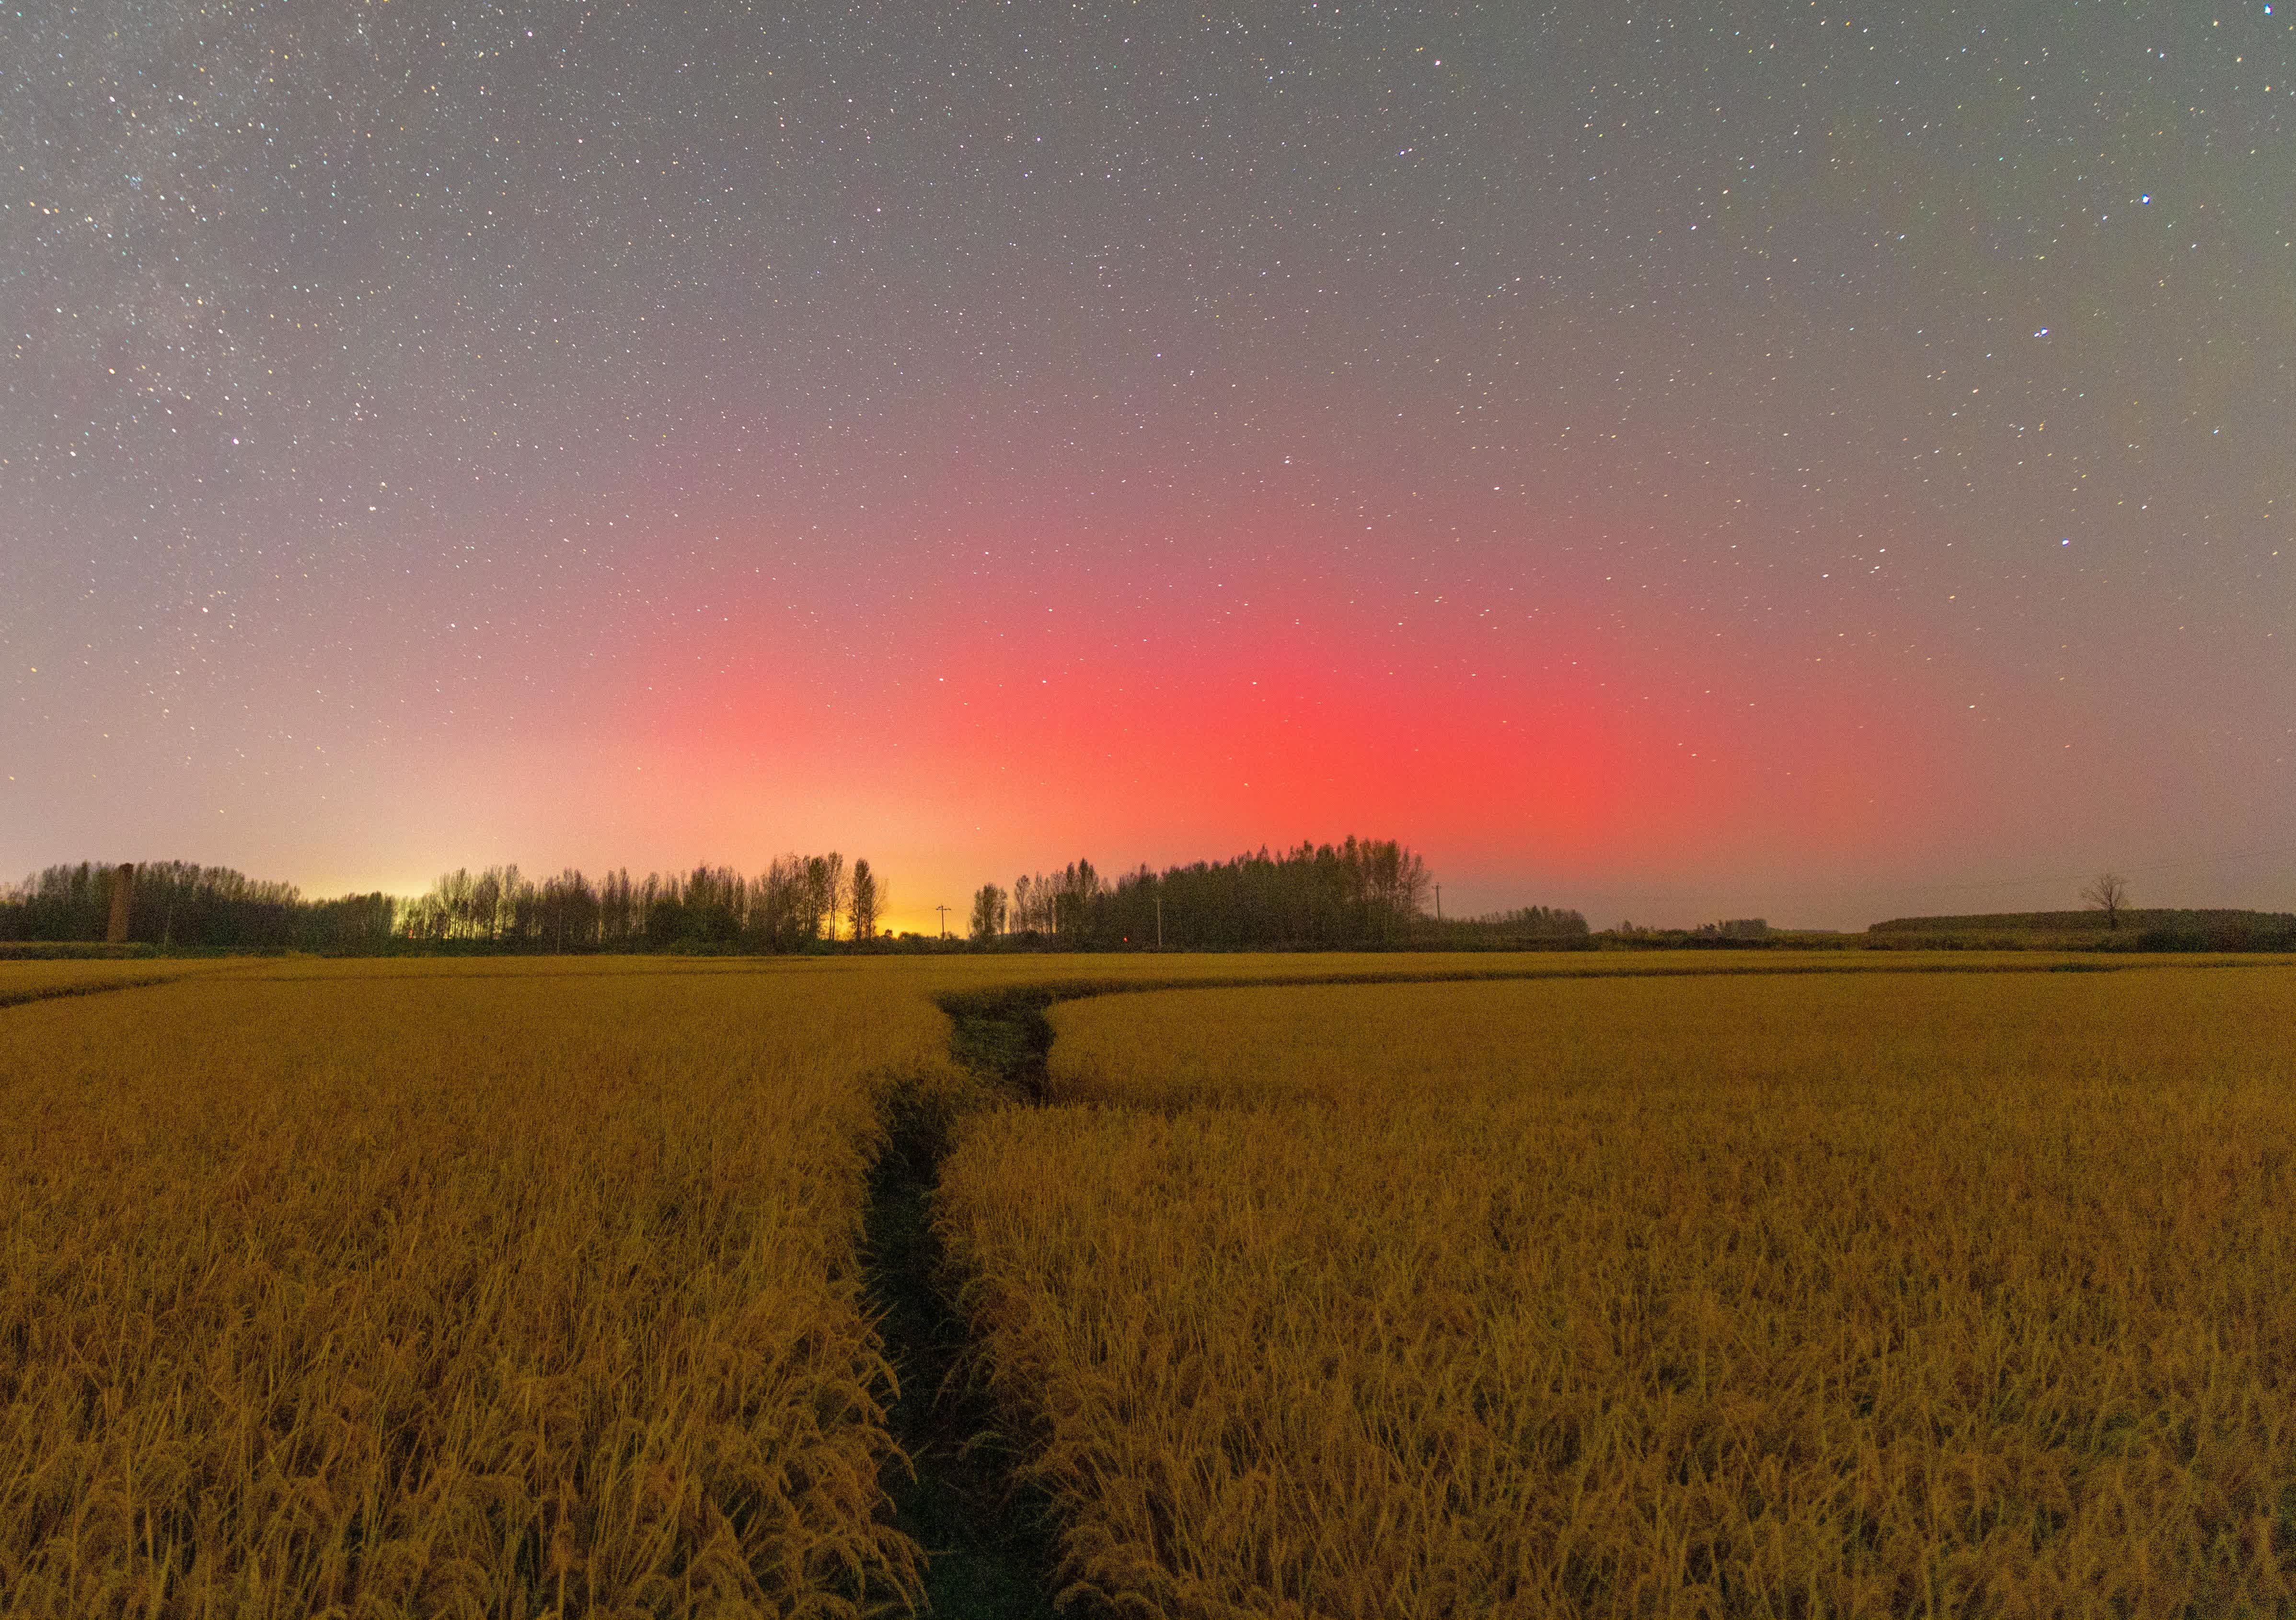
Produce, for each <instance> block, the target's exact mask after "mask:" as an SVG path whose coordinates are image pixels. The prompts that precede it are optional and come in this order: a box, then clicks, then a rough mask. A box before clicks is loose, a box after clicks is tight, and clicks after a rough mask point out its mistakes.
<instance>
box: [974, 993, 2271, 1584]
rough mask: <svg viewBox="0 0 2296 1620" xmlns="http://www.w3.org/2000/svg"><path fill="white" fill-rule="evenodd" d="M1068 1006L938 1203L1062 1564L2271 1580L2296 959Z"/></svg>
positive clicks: (1456, 1573) (1397, 1575)
mask: <svg viewBox="0 0 2296 1620" xmlns="http://www.w3.org/2000/svg"><path fill="white" fill-rule="evenodd" d="M1964 965H1965V964H1964ZM2025 965H2032V964H2031V959H2030V958H2027V959H2026V964H2025ZM1053 1018H1054V1024H1055V1027H1056V1028H1057V1029H1058V1031H1059V1040H1058V1044H1057V1045H1056V1046H1055V1047H1054V1051H1053V1083H1054V1102H1055V1106H1052V1107H1048V1108H1042V1109H1033V1110H1017V1109H1016V1110H1008V1111H1005V1112H1001V1113H997V1114H993V1115H988V1116H985V1117H981V1118H979V1119H976V1120H975V1121H973V1122H972V1123H971V1124H970V1126H969V1127H968V1128H967V1129H966V1130H965V1131H964V1133H963V1136H962V1138H961V1140H960V1142H959V1145H958V1147H957V1148H956V1150H955V1153H954V1154H953V1155H952V1156H951V1158H950V1160H949V1161H948V1163H947V1166H946V1167H945V1170H944V1173H943V1180H942V1204H941V1216H940V1219H941V1221H942V1222H943V1227H944V1231H945V1234H946V1239H947V1243H948V1246H949V1248H950V1251H951V1254H952V1255H953V1256H954V1257H955V1260H956V1262H957V1263H958V1265H959V1267H960V1268H961V1270H962V1271H964V1273H965V1274H966V1275H967V1276H968V1277H969V1278H970V1282H969V1285H968V1292H967V1294H966V1295H965V1303H966V1308H967V1310H968V1312H969V1313H970V1315H971V1317H972V1321H973V1323H974V1326H975V1328H976V1331H977V1334H978V1336H979V1342H980V1346H981V1348H980V1361H981V1366H982V1373H983V1376H984V1377H988V1378H989V1379H990V1380H991V1381H992V1382H993V1384H994V1386H995V1387H996V1390H997V1391H998V1394H999V1395H1000V1397H1001V1399H1002V1400H1003V1402H1004V1403H1005V1408H1006V1410H1008V1411H1009V1412H1010V1413H1011V1414H1012V1415H1013V1421H1014V1423H1015V1424H1016V1426H1019V1427H1022V1428H1023V1429H1025V1431H1026V1432H1027V1434H1028V1435H1029V1438H1030V1445H1031V1448H1032V1456H1033V1458H1034V1461H1033V1463H1032V1465H1031V1466H1032V1469H1033V1472H1034V1474H1035V1476H1036V1477H1037V1479H1038V1480H1039V1481H1040V1482H1041V1483H1042V1484H1043V1485H1044V1486H1045V1488H1046V1490H1047V1491H1049V1492H1050V1493H1052V1495H1053V1497H1054V1500H1055V1501H1056V1502H1057V1503H1058V1504H1059V1506H1060V1509H1061V1514H1062V1520H1063V1523H1064V1530H1063V1535H1062V1552H1063V1558H1064V1566H1063V1570H1062V1576H1063V1579H1064V1580H1065V1581H1066V1582H1067V1583H1069V1585H1070V1590H1071V1591H1072V1592H1073V1593H1075V1594H1076V1595H1078V1596H1079V1597H1087V1598H1091V1599H1099V1600H1103V1601H1105V1602H1106V1603H1108V1604H1110V1605H1111V1606H1112V1607H1115V1608H1119V1609H1120V1610H1122V1611H1124V1612H1136V1613H1153V1614H1169V1615H1187V1616H1196V1615H1201V1616H1246V1615H1250V1616H1300V1617H1302V1620H1304V1617H1306V1616H1375V1615H1376V1616H1466V1615H1507V1616H1548V1615H1554V1616H1561V1615H1571V1616H1942V1615H1975V1614H1982V1615H2032V1616H2054V1615H2096V1616H2195V1617H2198V1616H2243V1615H2245V1616H2285V1615H2288V1614H2290V1613H2292V1612H2296V1576H2292V1569H2296V1280H2292V1279H2296V971H2292V970H2291V969H2290V968H2289V967H2288V966H2238V967H2214V968H2210V967H2189V966H2175V967H2165V966H2145V967H2143V968H2137V969H2132V970H2128V971H2122V972H2113V973H2079V974H2054V973H1969V972H1952V973H1923V974H1902V973H1872V972H1858V973H1854V974H1831V975H1812V976H1778V975H1769V974H1727V975H1713V976H1705V977H1672V978H1669V977H1641V978H1623V977H1621V978H1608V979H1595V980H1579V981H1569V980H1548V981H1533V982H1524V983H1461V984H1448V985H1375V986H1338V987H1314V988H1290V989H1275V988H1258V989H1205V990H1195V991H1176V992H1158V993H1151V994H1141V995H1127V996H1112V997H1109V998H1106V999H1097V1000H1091V1001H1082V1002H1077V1003H1073V1004H1070V1005H1067V1006H1062V1007H1057V1008H1055V1009H1054V1014H1053Z"/></svg>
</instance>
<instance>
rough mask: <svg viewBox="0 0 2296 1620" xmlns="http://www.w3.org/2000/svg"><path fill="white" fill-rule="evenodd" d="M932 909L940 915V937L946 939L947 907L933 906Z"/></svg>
mask: <svg viewBox="0 0 2296 1620" xmlns="http://www.w3.org/2000/svg"><path fill="white" fill-rule="evenodd" d="M933 909H934V910H936V911H938V912H939V913H940V937H941V938H943V939H947V937H948V908H947V906H935V907H934V908H933Z"/></svg>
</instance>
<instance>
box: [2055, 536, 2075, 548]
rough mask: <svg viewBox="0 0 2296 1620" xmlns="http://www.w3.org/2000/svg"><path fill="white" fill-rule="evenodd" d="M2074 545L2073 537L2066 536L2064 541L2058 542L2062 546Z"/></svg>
mask: <svg viewBox="0 0 2296 1620" xmlns="http://www.w3.org/2000/svg"><path fill="white" fill-rule="evenodd" d="M2072 543H2073V542H2072V537H2071V535H2068V536H2066V537H2065V538H2064V539H2062V540H2059V541H2058V542H2057V544H2058V545H2060V546H2070V545H2071V544H2072Z"/></svg>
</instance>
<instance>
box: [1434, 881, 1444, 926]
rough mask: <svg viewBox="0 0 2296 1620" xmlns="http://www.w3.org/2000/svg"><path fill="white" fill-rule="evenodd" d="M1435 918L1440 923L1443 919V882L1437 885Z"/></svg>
mask: <svg viewBox="0 0 2296 1620" xmlns="http://www.w3.org/2000/svg"><path fill="white" fill-rule="evenodd" d="M1435 920H1436V921H1437V922H1441V921H1442V920H1443V885H1442V884H1436V885H1435Z"/></svg>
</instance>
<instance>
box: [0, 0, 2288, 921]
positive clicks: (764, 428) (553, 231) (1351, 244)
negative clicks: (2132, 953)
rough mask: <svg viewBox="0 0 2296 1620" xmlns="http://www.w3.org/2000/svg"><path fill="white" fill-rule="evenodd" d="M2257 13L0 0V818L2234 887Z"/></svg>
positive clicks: (341, 873)
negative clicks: (1274, 853) (1316, 846)
mask: <svg viewBox="0 0 2296 1620" xmlns="http://www.w3.org/2000/svg"><path fill="white" fill-rule="evenodd" d="M2292 129H2296V0H2284V4H2281V5H2280V7H2279V10H2278V12H2275V10H2274V8H2273V7H2270V6H2266V5H2263V4H2231V3H2229V0H2227V4H2224V5H2223V6H2221V7H2218V8H2214V9H2212V8H2211V7H2210V6H2208V5H2204V4H2203V5H2191V4H2160V5H2154V6H2143V5H2134V4H2067V3H2065V0H2052V3H2033V4H1997V5H1983V4H1978V5H1931V6H1927V7H1906V6H1888V7H1885V6H1879V5H1875V6H1871V7H1864V6H1855V5H1849V6H1844V5H1839V4H1833V0H1822V3H1820V4H1737V5H1721V4H1714V5H1707V6H1703V7H1695V6H1693V7H1680V6H1677V7H1667V6H1662V5H1661V6H1653V7H1651V8H1648V9H1640V10H1637V9H1634V8H1631V7H1628V6H1623V5H1620V6H1613V5H1608V4H1574V5H1567V6H1557V7H1552V8H1545V9H1542V8H1539V7H1537V6H1532V5H1513V4H1491V5H1486V6H1480V7H1464V8H1461V7H1440V8H1438V7H1411V6H1402V5H1369V4H1341V5H1338V6H1331V5H1308V6H1304V7H1303V6H1276V5H1256V4H1255V5H1246V6H1238V7H1234V8H1232V9H1225V10H1218V11H1202V10H1197V9H1193V8H1185V7H1180V6H1164V5H1136V6H1104V5H1091V6H1085V5H1078V6H1068V5H1057V4H1033V3H1025V0H1024V3H1021V4H974V5H963V6H958V5H945V6H906V5H887V6H865V7H860V8H855V9H850V10H848V9H844V8H840V7H836V6H832V5H828V4H804V5H801V6H800V5H794V4H785V5H780V6H762V7H754V8H753V7H749V6H743V5H740V4H688V5H679V4H628V5H606V4H589V5H586V4H527V5H485V4H430V3H428V0H385V3H383V4H365V5H361V4H267V5H266V4H208V5H192V4H129V3H127V0H97V3H96V4H83V5H78V6H72V5H67V4H62V0H17V4H15V6H14V8H13V9H12V10H8V11H6V12H0V333H4V341H0V384H4V392H0V657H4V670H0V775H4V777H5V779H4V781H0V873H5V874H6V875H8V876H10V877H14V876H20V875H21V874H23V873H25V872H28V871H29V870H31V869H33V868H37V867H38V866H41V865H45V864H46V863H48V862H51V861H58V860H66V859H72V860H77V859H114V860H127V859H196V860H201V861H209V862H220V863H227V864H231V865H234V866H237V867H240V868H242V869H244V870H247V871H249V872H250V873H254V874H258V875H260V876H277V877H286V878H291V879H293V880H295V881H298V882H299V883H301V884H303V885H304V886H305V888H306V890H307V892H337V891H340V890H342V889H345V888H350V887H358V888H370V887H375V886H381V887H386V888H392V889H398V890H401V891H408V892H411V891H414V890H419V889H421V888H422V887H423V886H425V885H426V884H428V882H429V880H430V878H431V877H432V876H434V875H435V874H436V873H437V872H438V871H439V870H440V869H441V868H447V867H453V866H456V865H463V864H468V865H471V866H478V865H481V864H487V863H492V862H497V861H504V860H516V861H519V862H520V863H521V865H522V866H523V867H524V868H526V869H527V870H528V871H529V872H540V871H545V870H554V869H556V868H559V867H561V866H563V865H568V864H576V865H581V866H583V867H585V868H588V869H590V870H592V871H593V872H595V871H596V870H598V869H599V868H603V867H605V866H609V865H625V864H626V865H628V866H630V867H632V868H638V869H640V870H643V869H644V868H646V867H648V866H656V865H659V866H661V867H665V868H668V867H674V866H691V865H693V864H694V863H696V862H699V861H705V860H706V861H709V862H713V863H716V862H726V863H731V864H733V865H735V866H738V867H741V868H744V869H754V868H758V867H761V866H762V865H763V864H764V863H765V862H766V860H767V859H768V858H769V857H770V856H772V855H773V854H775V853H776V852H778V851H783V850H787V849H792V848H795V849H825V848H830V847H835V848H838V849H841V850H843V851H846V852H847V853H848V854H849V855H854V854H859V855H865V856H867V857H868V858H869V859H871V861H872V863H873V864H874V865H876V866H878V867H880V868H882V869H883V870H884V871H885V872H886V873H887V874H888V875H889V876H890V881H891V884H892V890H893V896H894V900H895V912H896V918H895V920H896V921H897V922H898V923H899V924H901V925H911V926H914V925H920V924H921V923H922V924H923V925H928V926H930V925H931V924H930V919H929V917H928V915H927V911H926V909H927V908H929V907H931V905H932V904H934V903H935V902H939V901H946V902H947V903H949V904H950V905H952V906H960V905H962V904H963V902H964V900H965V897H966V895H967V893H968V892H969V891H970V890H971V889H972V888H973V887H975V886H977V885H978V884H980V883H982V882H984V881H987V880H990V879H994V880H996V881H998V882H1000V883H1009V882H1010V881H1011V879H1012V877H1013V874H1014V873H1016V872H1018V871H1020V870H1022V869H1023V868H1029V869H1034V868H1039V867H1045V866H1050V865H1053V864H1055V863H1057V862H1059V861H1063V860H1066V859H1071V858H1073V857H1075V856H1077V855H1085V856H1089V857H1090V858H1092V859H1094V860H1095V862H1097V863H1098V864H1100V865H1101V866H1102V867H1103V868H1119V867H1124V866H1129V865H1132V864H1135V863H1137V862H1138V861H1141V860H1148V861H1151V862H1153V863H1157V864H1162V863H1165V862H1168V861H1172V860H1179V859H1193V858H1196V857H1199V856H1207V857H1218V856H1225V855H1228V854H1232V853H1234V852H1235V851H1239V850H1242V849H1246V848H1256V847H1258V846H1259V845H1260V844H1262V843H1267V844H1271V845H1275V844H1283V843H1296V842H1298V841H1299V840H1300V839H1301V838H1303V837H1306V838H1315V839H1319V840H1320V839H1325V838H1335V837H1338V836H1341V835H1345V834H1347V833H1349V832H1357V833H1363V834H1367V835H1393V836H1400V837H1402V838H1403V839H1405V840H1406V842H1408V843H1412V844H1414V845H1415V847H1417V848H1418V849H1419V850H1420V851H1423V853H1424V854H1425V856H1426V857H1427V859H1428V860H1429V862H1430V864H1431V866H1432V867H1433V868H1434V869H1435V871H1436V875H1437V876H1438V877H1439V878H1440V879H1441V880H1442V882H1443V884H1444V885H1445V909H1446V911H1447V912H1450V911H1472V910H1476V909H1485V908H1497V907H1500V906H1511V905H1517V904H1523V903H1530V902H1539V903H1546V904H1560V905H1575V906H1579V907H1580V908H1582V909H1585V910H1586V911H1587V914H1588V917H1589V918H1590V920H1592V921H1593V922H1594V923H1595V925H1597V926H1603V925H1610V924H1611V923H1615V922H1616V921H1618V920H1619V919H1620V917H1631V918H1633V919H1634V920H1636V921H1637V922H1655V923H1665V922H1675V923H1689V922H1696V921H1701V920H1703V919H1705V918H1708V917H1719V916H1741V915H1764V916H1767V917H1768V918H1769V919H1770V920H1771V921H1773V922H1774V923H1779V924H1786V925H1838V926H1861V925H1864V924H1865V923H1866V922H1868V921H1871V920H1874V919H1876V918H1879V917H1888V916H1892V915H1902V914H1908V913H1922V912H1965V911H1979V910H2000V909H2023V908H2028V907H2063V908H2071V907H2074V906H2077V905H2078V904H2079V900H2078V897H2077V893H2076V891H2077V889H2078V887H2079V883H2080V881H2081V879H2082V878H2083V877H2084V876H2087V874H2089V873H2091V872H2093V871H2095V870H2096V869H2098V868H2103V867H2112V868H2118V869H2120V871H2122V872H2124V873H2126V874H2127V875H2128V876H2129V878H2130V880H2131V884H2132V890H2133V898H2134V900H2135V901H2136V903H2137V904H2140V905H2143V904H2160V905H2169V904H2194V905H2201V904H2231V905H2256V906H2262V907H2267V908H2270V909H2288V908H2292V907H2296V808H2292V807H2296V791H2292V790H2296V647H2292V642H2296V584H2292V581H2296V521H2292V520H2296V453H2292V447H2296V370H2292V361H2296V140H2292Z"/></svg>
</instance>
